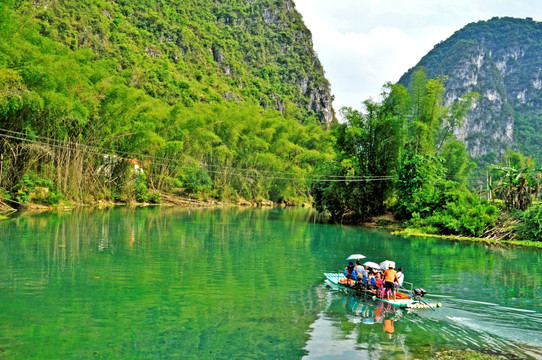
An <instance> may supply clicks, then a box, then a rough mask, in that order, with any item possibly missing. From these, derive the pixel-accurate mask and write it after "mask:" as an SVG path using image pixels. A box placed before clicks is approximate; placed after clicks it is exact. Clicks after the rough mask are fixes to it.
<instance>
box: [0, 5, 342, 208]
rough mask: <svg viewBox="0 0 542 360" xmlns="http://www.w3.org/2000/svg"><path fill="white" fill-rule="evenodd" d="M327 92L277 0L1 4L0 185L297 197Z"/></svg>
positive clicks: (325, 111) (326, 110)
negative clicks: (135, 165)
mask: <svg viewBox="0 0 542 360" xmlns="http://www.w3.org/2000/svg"><path fill="white" fill-rule="evenodd" d="M331 100H332V97H331V95H330V92H329V83H328V82H327V80H326V79H325V76H324V72H323V69H322V67H321V65H320V62H319V60H318V58H317V56H316V54H315V53H314V51H313V49H312V41H311V34H310V31H309V30H308V29H307V28H306V27H305V26H304V24H303V21H302V18H301V16H300V14H299V13H298V12H297V11H296V10H295V8H294V4H293V2H292V1H290V0H284V1H270V0H258V1H254V0H237V1H235V0H234V1H212V0H185V1H179V2H164V1H154V0H138V1H136V0H89V1H85V2H81V1H77V0H41V1H15V0H6V1H2V3H1V4H0V128H1V129H2V130H0V133H1V137H0V148H1V152H2V159H1V165H2V166H1V167H0V172H1V173H0V188H3V190H4V197H7V198H11V199H12V200H16V201H17V202H23V203H24V202H26V201H28V200H30V198H31V197H32V198H33V199H34V200H37V201H42V202H45V203H54V202H57V201H58V199H60V198H66V199H75V200H80V201H90V202H92V201H94V200H96V199H102V198H103V199H111V200H130V199H137V200H139V201H157V200H158V195H157V194H156V193H155V191H184V192H185V193H189V194H199V195H201V196H212V197H215V198H229V199H236V198H239V197H244V198H247V199H254V200H257V199H271V200H273V201H291V202H302V201H306V200H307V199H308V197H309V193H308V186H307V184H306V183H305V181H303V179H305V178H306V177H307V176H308V175H309V174H310V173H311V171H312V169H313V166H314V164H315V163H318V162H321V161H322V160H324V159H329V158H330V156H331V155H330V154H331V152H332V151H331V145H330V141H329V139H328V138H329V134H328V133H327V132H326V131H325V128H327V126H328V125H329V124H330V123H331V122H332V121H333V120H334V114H333V109H332V108H331ZM134 158H135V159H134ZM129 160H130V161H129ZM134 163H138V164H137V165H139V166H140V167H141V168H142V169H143V172H141V171H140V170H137V169H136V170H134ZM36 189H38V190H36ZM181 189H182V190H181Z"/></svg>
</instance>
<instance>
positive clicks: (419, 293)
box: [413, 288, 427, 300]
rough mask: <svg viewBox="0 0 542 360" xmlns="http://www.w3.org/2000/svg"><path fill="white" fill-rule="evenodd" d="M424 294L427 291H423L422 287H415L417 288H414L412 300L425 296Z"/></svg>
mask: <svg viewBox="0 0 542 360" xmlns="http://www.w3.org/2000/svg"><path fill="white" fill-rule="evenodd" d="M425 294H427V291H425V290H424V289H422V288H417V289H414V296H413V298H414V300H419V299H421V298H422V297H424V296H425Z"/></svg>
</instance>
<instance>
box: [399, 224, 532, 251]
mask: <svg viewBox="0 0 542 360" xmlns="http://www.w3.org/2000/svg"><path fill="white" fill-rule="evenodd" d="M392 234H393V235H400V236H405V237H410V236H418V237H429V238H438V239H448V240H460V241H472V242H482V243H484V244H487V245H492V246H504V247H511V246H524V247H536V248H541V249H542V242H540V241H528V240H497V239H485V238H475V237H467V236H458V235H438V234H427V233H424V232H422V231H419V230H416V229H410V228H405V229H402V230H395V231H392Z"/></svg>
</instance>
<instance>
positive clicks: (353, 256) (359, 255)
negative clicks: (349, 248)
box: [346, 254, 366, 260]
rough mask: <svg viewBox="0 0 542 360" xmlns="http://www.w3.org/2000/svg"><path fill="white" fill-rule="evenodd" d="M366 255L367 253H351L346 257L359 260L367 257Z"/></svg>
mask: <svg viewBox="0 0 542 360" xmlns="http://www.w3.org/2000/svg"><path fill="white" fill-rule="evenodd" d="M365 258H366V256H365V255H361V254H352V255H350V256H349V257H347V258H346V260H359V259H365Z"/></svg>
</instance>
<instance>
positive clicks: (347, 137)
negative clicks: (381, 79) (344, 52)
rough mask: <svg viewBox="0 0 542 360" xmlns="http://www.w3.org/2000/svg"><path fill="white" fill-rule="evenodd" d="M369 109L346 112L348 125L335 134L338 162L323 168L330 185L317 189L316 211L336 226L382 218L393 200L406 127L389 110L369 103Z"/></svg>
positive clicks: (383, 105) (344, 110) (343, 110)
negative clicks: (348, 218)
mask: <svg viewBox="0 0 542 360" xmlns="http://www.w3.org/2000/svg"><path fill="white" fill-rule="evenodd" d="M364 106H365V111H363V112H362V111H358V110H354V109H352V108H343V109H341V112H342V114H343V116H344V118H345V119H346V120H347V123H346V124H341V125H338V126H337V127H336V128H335V130H334V133H335V137H336V145H335V151H336V154H337V158H336V159H335V161H334V162H333V163H332V164H331V165H327V168H323V167H322V168H320V171H324V172H326V173H327V174H329V175H330V177H329V178H328V179H327V180H329V182H325V183H324V182H317V183H314V184H313V185H312V193H313V196H314V199H315V204H316V208H317V209H318V210H319V211H329V212H330V213H331V215H332V217H333V218H334V219H335V220H336V219H338V218H339V217H340V216H343V215H344V214H347V213H350V214H354V215H355V216H356V217H358V218H361V219H365V218H367V217H370V216H374V215H379V214H381V213H383V212H384V211H385V204H386V202H387V201H388V200H389V198H390V197H391V196H392V191H393V181H392V177H393V175H394V174H395V172H396V168H397V163H398V159H399V152H400V147H401V144H402V128H403V123H402V120H401V118H400V117H398V116H395V115H394V114H393V113H392V112H391V111H390V110H391V109H390V108H389V107H388V106H386V105H385V104H377V103H374V102H372V101H365V102H364ZM337 176H340V177H341V178H336V177H337ZM338 179H346V181H335V180H338Z"/></svg>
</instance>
